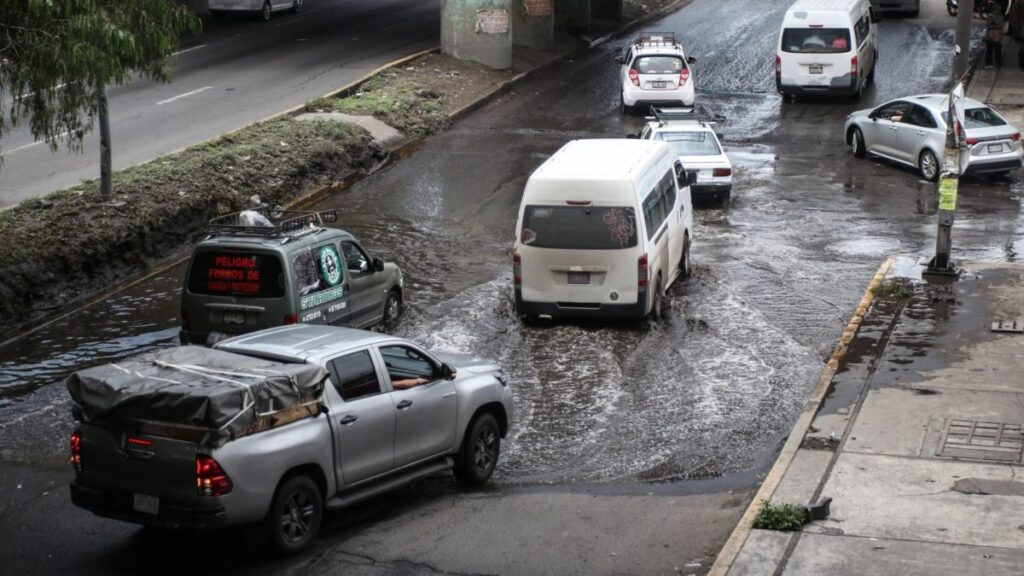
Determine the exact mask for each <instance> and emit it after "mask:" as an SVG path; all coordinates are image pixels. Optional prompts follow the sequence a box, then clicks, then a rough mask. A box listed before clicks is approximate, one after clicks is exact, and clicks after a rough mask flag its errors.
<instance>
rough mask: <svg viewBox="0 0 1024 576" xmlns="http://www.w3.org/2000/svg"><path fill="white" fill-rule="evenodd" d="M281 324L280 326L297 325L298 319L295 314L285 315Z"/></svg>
mask: <svg viewBox="0 0 1024 576" xmlns="http://www.w3.org/2000/svg"><path fill="white" fill-rule="evenodd" d="M281 323H282V324H286V325H287V324H298V323H299V317H298V316H297V315H295V314H285V315H284V320H283V321H282V322H281Z"/></svg>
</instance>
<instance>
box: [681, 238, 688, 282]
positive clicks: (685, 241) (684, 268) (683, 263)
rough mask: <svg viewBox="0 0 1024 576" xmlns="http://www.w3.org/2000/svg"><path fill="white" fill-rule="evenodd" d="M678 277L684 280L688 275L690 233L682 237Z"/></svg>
mask: <svg viewBox="0 0 1024 576" xmlns="http://www.w3.org/2000/svg"><path fill="white" fill-rule="evenodd" d="M679 277H680V278H682V279H683V280H686V279H687V278H689V277H690V235H689V234H687V235H686V236H685V237H684V238H683V257H682V258H680V259H679Z"/></svg>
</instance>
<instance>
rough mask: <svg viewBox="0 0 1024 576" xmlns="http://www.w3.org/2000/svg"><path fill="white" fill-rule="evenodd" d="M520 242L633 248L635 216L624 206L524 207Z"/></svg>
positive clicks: (571, 247) (578, 247)
mask: <svg viewBox="0 0 1024 576" xmlns="http://www.w3.org/2000/svg"><path fill="white" fill-rule="evenodd" d="M519 239H520V241H521V242H522V243H523V244H524V245H526V246H530V247H533V248H559V249H563V250H617V249H620V248H632V247H633V246H636V213H635V211H634V210H633V209H632V208H625V207H608V206H527V207H526V210H525V212H524V213H523V229H522V232H520V235H519Z"/></svg>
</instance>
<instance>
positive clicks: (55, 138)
mask: <svg viewBox="0 0 1024 576" xmlns="http://www.w3.org/2000/svg"><path fill="white" fill-rule="evenodd" d="M68 134H69V133H68V132H61V133H60V134H57V135H56V136H54V138H53V139H54V140H58V139H60V138H63V137H65V136H67V135H68ZM45 143H46V140H36V141H35V142H32V143H31V144H25V145H22V146H18V147H17V148H11V149H10V150H0V156H6V155H8V154H13V153H15V152H17V151H18V150H24V149H26V148H31V147H33V146H39V145H40V144H45Z"/></svg>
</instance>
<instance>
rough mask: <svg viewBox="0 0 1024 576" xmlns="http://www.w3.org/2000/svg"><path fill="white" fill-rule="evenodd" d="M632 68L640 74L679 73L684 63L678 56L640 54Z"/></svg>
mask: <svg viewBox="0 0 1024 576" xmlns="http://www.w3.org/2000/svg"><path fill="white" fill-rule="evenodd" d="M633 68H635V69H636V71H637V72H639V73H641V74H679V73H680V72H682V71H683V69H684V68H686V64H685V63H683V59H682V58H680V57H679V56H640V57H638V58H637V59H636V61H635V62H633Z"/></svg>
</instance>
